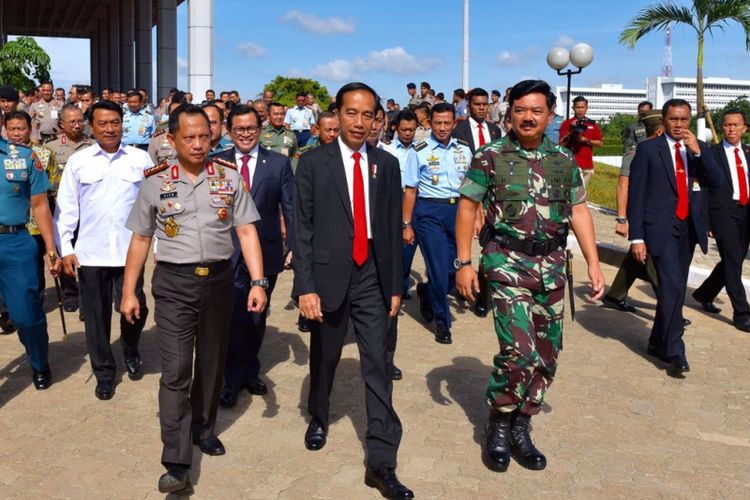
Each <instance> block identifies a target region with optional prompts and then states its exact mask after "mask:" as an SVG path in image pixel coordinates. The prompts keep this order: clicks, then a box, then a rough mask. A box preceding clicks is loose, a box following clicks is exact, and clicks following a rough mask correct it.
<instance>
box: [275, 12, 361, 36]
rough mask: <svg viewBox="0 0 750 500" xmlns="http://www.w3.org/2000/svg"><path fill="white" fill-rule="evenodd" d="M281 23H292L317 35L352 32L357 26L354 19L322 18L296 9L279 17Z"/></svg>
mask: <svg viewBox="0 0 750 500" xmlns="http://www.w3.org/2000/svg"><path fill="white" fill-rule="evenodd" d="M279 21H280V22H282V23H293V24H296V25H298V26H299V27H301V28H302V29H304V30H305V31H309V32H311V33H317V34H318V35H348V34H350V33H354V31H355V30H356V29H357V26H356V25H355V23H354V19H352V18H348V19H342V18H340V17H336V16H331V17H328V18H325V19H324V18H322V17H319V16H317V15H315V14H307V13H304V12H300V11H298V10H290V11H289V12H287V13H286V14H284V15H283V16H281V17H280V18H279Z"/></svg>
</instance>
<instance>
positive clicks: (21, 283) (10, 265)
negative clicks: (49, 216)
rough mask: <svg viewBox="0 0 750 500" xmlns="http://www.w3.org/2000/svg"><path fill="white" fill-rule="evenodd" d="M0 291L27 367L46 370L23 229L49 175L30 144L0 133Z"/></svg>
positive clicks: (31, 253)
mask: <svg viewBox="0 0 750 500" xmlns="http://www.w3.org/2000/svg"><path fill="white" fill-rule="evenodd" d="M0 168H2V173H3V175H2V178H1V179H0V295H2V297H3V299H4V301H5V304H6V306H7V308H8V312H9V313H10V317H11V318H12V319H13V322H14V323H15V324H16V326H17V327H18V336H19V338H20V340H21V343H22V344H23V345H24V347H25V348H26V354H27V355H28V357H29V363H30V364H31V367H32V368H33V369H34V370H36V371H38V372H43V371H45V370H46V369H47V348H48V341H49V339H48V337H47V319H46V317H45V315H44V311H43V310H42V304H41V302H40V301H39V295H38V286H39V282H38V275H37V265H36V256H37V245H36V242H35V241H34V238H32V237H31V235H30V234H29V232H28V231H27V229H26V223H27V222H28V221H29V209H30V207H31V197H32V196H34V195H38V194H43V193H45V192H46V191H47V190H48V189H49V188H50V184H49V179H47V174H46V173H45V172H44V170H43V168H42V164H41V162H40V161H39V159H38V158H37V157H36V155H34V153H33V152H32V151H31V149H29V148H27V147H24V146H20V145H17V144H10V143H8V141H6V140H5V139H2V138H0Z"/></svg>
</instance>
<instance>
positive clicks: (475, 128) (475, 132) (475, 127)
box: [469, 116, 492, 149]
mask: <svg viewBox="0 0 750 500" xmlns="http://www.w3.org/2000/svg"><path fill="white" fill-rule="evenodd" d="M469 126H470V127H471V137H472V138H473V139H474V149H479V148H480V147H482V146H480V144H479V123H478V122H477V121H476V120H475V119H474V118H472V117H471V116H470V117H469ZM482 135H483V136H484V143H485V144H489V143H490V142H492V137H490V130H489V129H488V128H487V122H486V121H483V122H482Z"/></svg>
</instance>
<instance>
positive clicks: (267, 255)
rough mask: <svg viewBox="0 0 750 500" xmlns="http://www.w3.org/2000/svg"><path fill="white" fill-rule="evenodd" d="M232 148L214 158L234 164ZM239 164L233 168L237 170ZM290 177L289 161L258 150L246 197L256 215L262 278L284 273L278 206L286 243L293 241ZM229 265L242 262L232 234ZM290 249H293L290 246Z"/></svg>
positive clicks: (278, 155) (291, 177) (237, 242)
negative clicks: (258, 217)
mask: <svg viewBox="0 0 750 500" xmlns="http://www.w3.org/2000/svg"><path fill="white" fill-rule="evenodd" d="M235 152H236V149H235V148H231V149H228V150H226V151H222V152H221V153H219V154H217V155H215V156H214V158H221V159H223V160H226V161H228V162H231V163H235V164H236V160H235ZM239 167H240V165H237V171H239ZM293 183H294V175H293V174H292V165H291V163H290V162H289V158H287V157H286V156H284V155H280V154H278V153H274V152H273V151H269V150H267V149H265V148H262V147H261V148H258V162H257V164H256V166H255V172H254V173H253V178H252V179H251V187H250V196H251V197H252V198H253V202H254V203H255V207H256V208H257V209H258V213H259V214H260V220H259V221H257V222H256V223H255V227H256V229H257V231H258V237H259V238H260V246H261V250H262V251H263V272H264V274H265V275H266V276H273V275H275V274H279V273H280V272H281V271H283V270H284V243H283V241H282V239H281V222H280V217H279V207H280V208H281V214H283V217H284V224H285V225H286V237H287V241H288V242H292V241H294V222H293V221H294V217H293V215H292V214H293V209H292V191H293V186H294V184H293ZM232 236H233V240H234V254H233V255H232V263H233V264H234V265H235V266H237V263H238V262H241V261H242V258H241V255H240V252H241V250H240V245H239V241H238V240H237V238H236V235H235V234H234V233H232ZM290 249H291V250H293V246H291V245H290Z"/></svg>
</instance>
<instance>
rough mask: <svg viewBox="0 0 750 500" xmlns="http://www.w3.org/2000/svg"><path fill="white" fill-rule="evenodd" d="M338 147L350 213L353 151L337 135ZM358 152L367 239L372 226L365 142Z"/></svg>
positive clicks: (352, 189) (352, 183) (352, 196)
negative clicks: (363, 192)
mask: <svg viewBox="0 0 750 500" xmlns="http://www.w3.org/2000/svg"><path fill="white" fill-rule="evenodd" d="M336 140H337V141H339V149H340V150H341V158H342V159H343V160H344V173H345V174H346V186H347V187H348V188H349V203H350V204H351V207H352V215H353V214H354V158H352V155H353V154H354V153H355V151H354V150H353V149H352V148H350V147H349V146H347V145H346V143H345V142H344V141H342V140H341V137H340V136H339V138H338V139H336ZM359 154H361V155H362V157H361V158H360V159H359V168H360V171H361V172H362V181H363V184H364V185H365V214H366V215H367V239H368V240H369V239H372V226H371V225H370V180H369V177H368V175H369V172H368V171H367V170H368V168H367V167H368V164H367V143H364V144H362V147H361V148H359Z"/></svg>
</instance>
